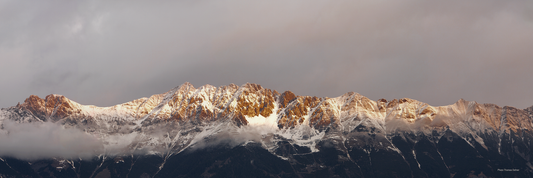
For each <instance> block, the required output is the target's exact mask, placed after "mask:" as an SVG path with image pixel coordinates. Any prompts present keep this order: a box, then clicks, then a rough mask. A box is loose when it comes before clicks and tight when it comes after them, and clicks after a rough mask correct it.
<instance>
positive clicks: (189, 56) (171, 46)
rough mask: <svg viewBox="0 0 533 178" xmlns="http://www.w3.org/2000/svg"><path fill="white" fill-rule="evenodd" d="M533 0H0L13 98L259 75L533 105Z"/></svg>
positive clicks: (1, 62)
mask: <svg viewBox="0 0 533 178" xmlns="http://www.w3.org/2000/svg"><path fill="white" fill-rule="evenodd" d="M532 67H533V1H531V0H515V1H512V0H505V1H502V0H469V1H464V0H451V1H426V0H421V1H413V0H405V1H396V0H394V1H393V0H391V1H384V0H372V1H356V0H346V1H342V0H335V1H331V0H290V1H286V0H268V1H266V0H265V1H263V0H259V1H250V0H178V1H104V0H102V1H98V0H95V1H52V0H47V1H19V0H0V82H1V84H0V91H1V92H0V107H1V108H4V107H9V106H14V105H16V104H17V103H18V102H23V101H24V99H26V98H27V97H28V96H29V95H31V94H34V95H38V96H40V97H44V96H46V95H48V94H51V93H55V94H61V95H64V96H66V97H68V98H70V99H72V100H74V101H77V102H79V103H81V104H92V105H97V106H111V105H115V104H119V103H123V102H127V101H131V100H133V99H137V98H141V97H147V96H150V95H152V94H157V93H163V92H166V91H168V90H170V89H171V88H173V87H175V86H178V85H181V84H182V83H184V82H186V81H188V82H190V83H192V84H193V85H194V86H195V87H200V86H202V85H205V84H211V85H214V86H221V85H228V84H230V83H235V84H237V85H242V84H244V83H246V82H250V83H257V84H261V85H262V86H263V87H266V88H270V89H275V90H278V91H285V90H291V91H293V92H295V93H296V94H297V95H313V96H318V97H336V96H339V95H342V94H343V93H346V92H349V91H354V92H357V93H360V94H362V95H364V96H367V97H369V98H370V99H373V100H377V99H380V98H385V99H388V100H391V99H394V98H413V99H416V100H420V101H423V102H426V103H428V104H431V105H434V106H439V105H448V104H453V103H454V102H456V101H457V100H459V99H460V98H464V99H466V100H474V101H478V102H479V103H495V104H498V105H500V106H504V105H510V106H515V107H518V108H526V107H529V106H531V105H533V70H532Z"/></svg>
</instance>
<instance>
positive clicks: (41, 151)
mask: <svg viewBox="0 0 533 178" xmlns="http://www.w3.org/2000/svg"><path fill="white" fill-rule="evenodd" d="M2 127H3V128H2V129H1V130H0V143H2V144H0V156H12V157H16V158H19V159H26V160H35V159H41V158H51V157H60V158H90V157H91V156H94V155H97V154H100V153H103V149H104V147H103V144H102V143H101V142H100V140H98V139H97V138H96V137H94V136H91V135H89V134H87V133H85V132H83V131H81V130H78V129H74V128H63V127H62V126H61V125H59V124H55V123H50V122H45V123H14V122H12V121H9V120H5V121H4V122H3V124H2Z"/></svg>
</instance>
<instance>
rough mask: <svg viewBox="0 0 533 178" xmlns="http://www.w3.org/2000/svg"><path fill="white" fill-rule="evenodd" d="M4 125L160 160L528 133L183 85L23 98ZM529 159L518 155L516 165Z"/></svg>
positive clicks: (465, 118) (346, 101)
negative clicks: (32, 126) (102, 101)
mask: <svg viewBox="0 0 533 178" xmlns="http://www.w3.org/2000/svg"><path fill="white" fill-rule="evenodd" d="M5 121H9V122H16V123H41V122H53V123H57V124H61V125H62V127H63V128H77V129H79V130H81V131H83V132H85V133H87V134H89V135H92V136H94V137H96V138H98V139H99V140H101V141H102V144H103V148H104V153H102V154H103V155H106V154H107V155H120V154H132V153H143V154H153V155H161V156H162V157H166V158H168V157H169V155H172V154H176V153H180V152H182V151H183V150H186V149H193V148H194V149H198V148H202V147H205V146H209V145H212V143H221V142H223V143H229V144H230V145H233V146H235V145H246V144H248V143H250V142H254V143H260V144H261V145H262V147H264V148H265V149H267V150H269V151H271V152H272V153H273V154H276V153H275V152H276V150H277V149H278V148H279V145H278V144H277V143H278V142H281V141H283V142H288V143H290V144H293V145H298V146H301V147H307V148H309V150H310V152H311V153H314V152H319V151H320V149H321V148H320V146H318V145H320V144H319V143H320V142H324V141H328V142H329V141H331V144H332V145H337V147H338V148H339V149H341V150H345V151H348V150H349V149H353V148H354V147H358V148H359V147H360V148H362V149H363V150H365V152H367V153H368V154H371V152H372V150H388V151H393V152H398V153H399V154H402V153H401V151H400V149H399V148H398V147H397V146H396V145H395V144H393V141H392V138H394V137H398V138H401V139H403V140H414V142H417V140H420V139H428V140H430V141H431V142H433V143H435V144H436V143H437V142H438V141H439V139H441V138H444V137H445V136H446V135H447V134H448V135H449V134H450V132H453V133H454V134H458V135H459V136H460V138H461V139H463V140H464V141H465V142H466V143H468V144H469V145H471V146H472V147H476V145H479V146H481V147H482V148H484V149H486V150H490V149H498V150H500V149H501V147H502V145H501V144H502V141H501V140H502V139H503V140H504V141H505V139H504V137H511V136H510V135H517V136H524V135H528V134H529V135H533V107H530V108H527V109H523V110H522V109H517V108H513V107H509V106H505V107H499V106H497V105H494V104H479V103H477V102H474V101H465V100H463V99H461V100H459V101H457V102H456V103H454V104H451V105H448V106H438V107H434V106H430V105H428V104H426V103H423V102H420V101H416V100H412V99H408V98H403V99H394V100H392V101H387V100H384V99H380V100H378V101H373V100H370V99H368V98H366V97H364V96H362V95H360V94H358V93H354V92H349V93H346V94H344V95H342V96H339V97H336V98H318V97H312V96H298V95H295V94H294V93H292V92H290V91H286V92H283V93H278V92H277V91H275V90H270V89H266V88H263V87H261V86H260V85H257V84H250V83H247V84H244V85H242V86H236V85H233V84H231V85H228V86H221V87H214V86H211V85H205V86H202V87H200V88H194V86H192V85H191V84H190V83H184V84H182V85H180V86H178V87H175V88H173V89H171V90H170V91H168V92H166V93H163V94H156V95H153V96H150V97H148V98H140V99H137V100H134V101H130V102H126V103H122V104H118V105H115V106H111V107H97V106H92V105H81V104H79V103H76V102H74V101H71V100H69V99H67V98H66V97H64V96H61V95H48V96H46V97H45V98H44V99H41V98H39V97H37V96H34V95H32V96H30V97H29V98H28V99H26V100H25V102H24V103H22V104H19V105H17V106H14V107H10V108H4V109H2V110H0V124H2V123H3V122H5ZM492 137H496V138H497V139H499V142H498V143H497V145H498V146H496V147H497V148H493V147H495V146H494V144H495V143H493V141H492V140H487V139H489V138H490V139H492ZM449 138H452V137H449ZM413 153H414V150H413ZM306 154H308V153H306ZM529 154H530V153H529V152H528V153H523V155H524V159H525V158H526V157H528V155H529ZM278 156H281V155H278ZM281 157H282V158H283V159H289V158H287V157H283V156H281ZM347 157H348V158H349V159H352V158H350V156H349V155H347ZM166 158H165V159H166ZM404 159H405V158H404ZM415 159H416V155H415ZM528 159H529V158H528ZM418 167H420V163H418Z"/></svg>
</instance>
